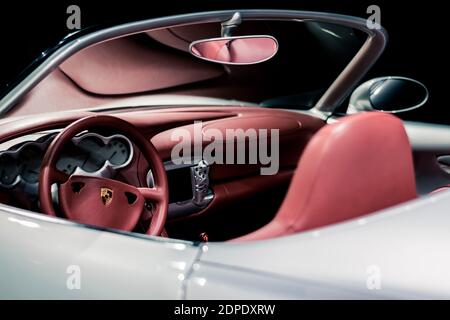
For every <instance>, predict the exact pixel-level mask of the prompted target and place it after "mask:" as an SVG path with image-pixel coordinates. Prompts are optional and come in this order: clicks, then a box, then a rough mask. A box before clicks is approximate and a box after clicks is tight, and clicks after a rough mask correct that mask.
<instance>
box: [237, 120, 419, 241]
mask: <svg viewBox="0 0 450 320" xmlns="http://www.w3.org/2000/svg"><path fill="white" fill-rule="evenodd" d="M416 196H417V194H416V185H415V176H414V166H413V160H412V152H411V147H410V144H409V140H408V137H407V135H406V132H405V129H404V126H403V123H402V121H401V120H399V119H398V118H396V117H395V116H393V115H390V114H385V113H381V112H367V113H360V114H356V115H351V116H346V117H344V118H341V119H339V121H337V122H336V123H333V124H329V125H326V126H325V127H323V128H322V129H321V130H319V131H318V132H317V134H316V135H315V136H314V137H313V138H312V139H311V141H310V142H309V143H308V145H307V146H306V148H305V150H304V152H303V154H302V156H301V158H300V160H299V163H298V167H297V169H296V171H295V174H294V176H293V178H292V181H291V184H290V187H289V190H288V192H287V194H286V197H285V199H284V201H283V203H282V205H281V207H280V209H279V211H278V213H277V215H276V216H275V218H274V219H273V220H272V222H270V223H269V224H268V225H267V226H265V227H263V228H261V229H260V230H257V231H255V232H253V233H251V234H248V235H246V236H244V237H241V238H239V239H236V240H239V241H242V240H256V239H265V238H271V237H276V236H280V235H285V234H290V233H295V232H299V231H304V230H309V229H313V228H317V227H322V226H326V225H329V224H333V223H337V222H341V221H344V220H347V219H351V218H356V217H360V216H363V215H365V214H368V213H372V212H375V211H377V210H381V209H384V208H387V207H390V206H393V205H396V204H400V203H402V202H405V201H408V200H411V199H414V198H415V197H416Z"/></svg>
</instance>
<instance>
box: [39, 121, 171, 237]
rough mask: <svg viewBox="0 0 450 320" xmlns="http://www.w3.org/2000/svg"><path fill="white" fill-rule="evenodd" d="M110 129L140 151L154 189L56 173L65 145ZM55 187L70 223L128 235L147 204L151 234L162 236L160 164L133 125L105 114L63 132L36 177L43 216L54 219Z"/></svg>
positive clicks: (164, 206) (164, 209)
mask: <svg viewBox="0 0 450 320" xmlns="http://www.w3.org/2000/svg"><path fill="white" fill-rule="evenodd" d="M97 128H109V129H114V130H115V131H119V132H120V133H122V134H124V135H125V136H126V137H128V138H129V139H130V140H131V141H132V142H133V143H134V145H135V146H136V147H137V148H138V149H139V150H140V151H141V153H142V155H143V156H144V158H145V159H146V160H147V162H148V163H149V165H150V168H151V169H152V173H153V179H154V187H153V188H140V187H135V186H132V185H129V184H126V183H123V182H120V181H116V180H112V179H106V178H102V177H91V176H79V175H71V176H69V175H68V174H66V173H64V172H62V171H59V170H58V169H57V168H56V163H57V161H58V159H59V157H60V155H61V152H62V150H63V147H64V145H66V143H68V142H69V141H71V139H72V138H73V137H75V135H77V134H78V133H80V132H83V131H85V130H92V129H97ZM54 183H57V184H59V206H60V209H61V211H62V213H63V214H64V215H65V216H66V217H67V218H68V219H69V220H74V221H77V222H81V223H86V224H91V225H96V226H101V227H108V228H115V229H121V230H127V231H131V230H133V228H134V227H135V226H136V224H137V222H138V221H139V218H140V216H141V213H142V210H143V207H144V204H145V201H146V200H148V201H151V202H152V203H153V204H154V210H153V216H152V220H151V223H150V226H149V228H148V230H147V231H146V233H147V234H149V235H160V234H161V232H162V231H163V228H164V224H165V221H166V217H167V207H168V202H169V197H168V194H169V193H168V187H167V176H166V171H165V169H164V165H163V163H162V161H161V159H160V157H159V155H158V152H157V151H156V149H155V147H154V146H153V145H152V143H151V142H150V141H149V140H147V139H146V138H145V137H144V136H143V135H142V134H141V133H140V132H139V131H138V129H137V128H136V127H135V126H133V125H132V124H130V123H128V122H126V121H124V120H122V119H119V118H116V117H112V116H107V115H95V116H89V117H86V118H83V119H80V120H78V121H75V122H74V123H72V124H71V125H69V126H67V127H66V128H65V129H64V130H63V131H61V132H60V133H59V134H58V135H57V136H56V137H55V139H53V141H52V143H51V144H50V146H49V147H48V149H47V151H46V153H45V156H44V159H43V160H42V165H41V170H40V175H39V200H40V205H41V209H42V211H43V212H44V213H46V214H49V215H51V216H56V212H55V208H54V207H53V201H52V194H51V187H52V185H53V184H54Z"/></svg>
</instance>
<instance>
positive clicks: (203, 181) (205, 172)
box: [191, 160, 212, 207]
mask: <svg viewBox="0 0 450 320" xmlns="http://www.w3.org/2000/svg"><path fill="white" fill-rule="evenodd" d="M191 181H192V187H193V188H192V189H193V191H194V192H193V194H194V196H193V199H192V202H193V203H194V204H195V205H196V206H198V207H206V206H207V205H208V203H209V202H210V201H208V199H207V198H206V197H207V195H208V193H209V191H210V189H209V164H208V162H207V161H206V160H202V161H200V162H199V163H197V165H196V166H193V167H191ZM211 200H212V199H211Z"/></svg>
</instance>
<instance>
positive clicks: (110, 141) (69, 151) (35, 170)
mask: <svg viewBox="0 0 450 320" xmlns="http://www.w3.org/2000/svg"><path fill="white" fill-rule="evenodd" d="M54 137H55V134H51V135H47V136H44V137H42V138H40V139H38V140H36V141H26V142H23V143H20V144H18V145H15V146H13V147H11V148H9V149H8V150H4V151H0V186H1V187H4V188H8V189H11V188H14V187H17V186H21V187H23V188H26V187H27V186H28V188H26V189H30V186H33V188H31V189H36V190H37V185H38V183H39V171H40V167H41V162H42V159H43V157H44V154H45V151H46V150H47V148H48V146H49V144H50V142H51V141H52V140H53V138H54ZM132 158H133V146H132V144H131V141H130V140H129V139H128V138H127V137H125V136H123V135H120V134H114V135H111V136H108V137H105V136H103V135H100V134H98V133H91V132H86V133H83V134H80V135H78V136H76V137H74V138H73V139H72V142H71V143H69V144H68V145H67V146H66V147H65V148H64V151H63V153H62V155H61V157H60V159H59V160H58V162H57V163H56V168H57V169H58V170H60V171H63V172H65V173H68V174H81V175H94V176H105V175H106V174H111V173H112V172H113V171H114V170H117V169H120V168H123V167H125V166H127V165H128V164H129V163H130V162H131V160H132Z"/></svg>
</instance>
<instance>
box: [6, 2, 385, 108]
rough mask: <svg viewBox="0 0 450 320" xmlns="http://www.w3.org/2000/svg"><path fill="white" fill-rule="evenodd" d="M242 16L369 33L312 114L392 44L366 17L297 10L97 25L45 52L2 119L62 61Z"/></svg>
mask: <svg viewBox="0 0 450 320" xmlns="http://www.w3.org/2000/svg"><path fill="white" fill-rule="evenodd" d="M236 12H239V13H240V14H241V17H242V19H243V20H280V21H282V20H288V21H316V22H325V23H334V24H340V25H343V26H348V27H351V28H355V29H358V30H361V31H363V32H364V33H366V34H367V35H368V37H367V39H366V41H365V42H364V44H363V45H362V47H361V48H360V49H359V51H358V52H357V53H356V55H355V56H354V57H353V58H352V60H351V61H350V63H349V64H348V65H347V66H346V67H345V68H344V69H343V71H342V72H341V73H340V74H339V75H338V76H337V78H336V79H335V80H334V82H333V83H332V84H331V86H330V87H329V88H328V89H327V90H326V91H325V93H324V94H323V95H322V97H321V98H320V99H319V100H318V102H317V103H316V105H315V106H314V107H313V108H312V109H311V111H313V112H317V113H320V114H331V113H332V112H333V111H334V109H336V108H337V107H338V106H339V105H340V103H341V102H342V101H343V100H344V99H345V98H347V96H348V95H349V94H350V92H351V90H352V89H353V88H354V87H355V86H356V85H357V84H358V82H359V81H360V80H361V79H362V77H363V76H364V75H365V74H366V73H367V72H368V70H369V69H370V68H371V67H372V65H373V64H374V63H375V62H376V61H377V59H378V58H379V56H380V55H381V53H382V52H383V51H384V48H385V45H386V42H387V33H386V31H385V29H383V28H382V27H381V26H380V28H379V29H369V28H368V27H367V24H366V20H365V19H362V18H356V17H352V16H346V15H340V14H333V13H323V12H312V11H311V12H310V11H294V10H259V9H258V10H225V11H210V12H200V13H190V14H183V15H176V16H169V17H163V18H156V19H149V20H141V21H136V22H130V23H125V24H120V25H116V26H112V27H107V28H103V29H100V28H99V27H91V28H88V29H85V30H82V31H79V32H76V33H72V34H69V35H68V36H66V37H65V38H64V39H63V40H62V41H61V42H59V43H58V44H57V45H56V46H55V47H54V48H51V49H49V50H47V51H45V52H44V53H43V54H42V55H41V56H40V57H39V58H38V59H36V60H35V61H34V62H33V63H32V65H31V66H29V67H28V68H27V69H26V70H25V71H24V72H23V73H22V74H21V75H20V76H19V78H18V80H16V81H15V82H14V83H12V84H11V85H9V86H8V88H7V90H6V91H5V92H4V93H3V96H2V98H1V100H0V117H4V116H5V114H6V113H7V112H8V111H9V110H10V109H12V108H13V107H14V106H15V105H16V104H17V102H19V101H20V99H21V98H22V97H23V96H24V95H25V94H26V93H28V92H29V91H30V90H31V89H33V88H34V87H35V86H36V85H37V84H38V83H39V82H40V81H41V80H43V79H44V78H45V77H46V76H47V75H48V74H50V73H51V72H52V71H53V70H54V69H56V68H57V67H58V66H59V65H60V64H61V63H62V62H64V61H65V60H67V59H68V58H69V57H71V56H72V55H74V54H76V53H77V52H79V51H80V50H82V49H85V48H87V47H90V46H92V45H95V44H97V43H100V42H104V41H108V40H112V39H115V38H120V37H124V36H128V35H132V34H137V33H140V32H143V31H149V30H152V29H158V28H164V27H168V26H182V25H189V24H197V23H208V22H217V23H221V22H223V21H226V20H228V19H229V18H230V17H231V16H232V15H233V14H235V13H236Z"/></svg>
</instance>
